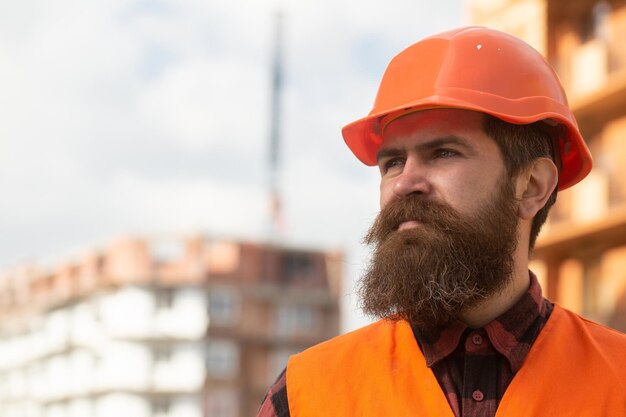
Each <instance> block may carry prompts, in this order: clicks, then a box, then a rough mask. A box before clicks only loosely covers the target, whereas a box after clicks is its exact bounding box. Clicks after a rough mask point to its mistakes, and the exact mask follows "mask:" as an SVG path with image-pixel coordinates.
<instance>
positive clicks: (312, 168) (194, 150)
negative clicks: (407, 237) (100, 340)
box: [0, 0, 467, 331]
mask: <svg viewBox="0 0 626 417" xmlns="http://www.w3.org/2000/svg"><path fill="white" fill-rule="evenodd" d="M278 9H280V10H282V12H283V14H284V28H283V31H284V35H285V38H284V49H283V54H284V72H285V78H284V90H283V96H282V106H283V113H282V124H281V126H280V129H281V150H280V166H279V182H278V184H279V189H280V192H281V195H282V202H283V216H284V228H283V231H282V233H281V235H280V242H282V243H285V244H289V245H296V246H302V247H311V248H319V249H326V248H329V249H339V250H343V251H344V252H345V254H346V258H345V288H344V293H345V295H346V297H345V298H344V300H343V311H344V313H345V314H344V318H343V330H344V331H346V330H350V329H353V328H355V327H357V326H358V325H360V324H362V323H364V322H366V321H367V319H366V318H364V317H362V316H361V315H360V314H359V313H358V308H357V306H356V304H355V297H354V282H355V281H356V280H357V279H358V277H359V274H360V272H361V271H362V270H363V268H364V265H365V262H366V259H367V248H364V247H363V246H362V245H361V243H360V242H361V239H362V236H363V235H364V234H365V231H366V230H367V228H368V227H369V225H370V223H371V222H372V220H373V219H374V217H375V216H376V214H377V211H378V172H377V170H376V169H375V168H370V167H365V166H364V165H361V164H360V163H359V162H358V161H357V160H356V158H355V157H354V156H353V155H352V154H351V153H350V151H349V150H348V148H347V147H346V146H345V144H344V143H343V139H342V138H341V127H342V126H343V125H345V124H347V123H349V122H352V121H354V120H356V119H359V118H361V117H363V116H365V115H366V114H367V113H368V112H369V111H370V109H371V105H372V103H373V100H374V97H375V94H376V90H377V87H378V82H379V81H380V78H381V76H382V73H383V71H384V69H385V67H386V64H387V63H388V61H389V60H390V59H391V58H392V57H393V56H394V55H395V54H397V53H398V52H400V51H401V50H402V49H404V48H405V47H407V46H409V45H410V44H412V43H414V42H415V41H417V40H419V39H421V38H423V37H425V36H428V35H431V34H434V33H437V32H441V31H444V30H447V29H450V28H453V27H456V26H459V25H462V24H467V17H466V11H465V4H464V2H463V0H439V1H425V0H386V1H385V2H381V1H374V0H360V1H357V0H340V1H338V0H316V1H313V0H297V1H296V0H292V1H291V2H287V1H283V2H281V1H278V0H213V1H201V0H188V1H174V0H110V1H105V2H82V1H75V0H58V1H55V2H49V1H44V0H21V1H19V2H17V1H3V2H0V191H1V194H0V196H1V197H0V273H1V271H3V270H7V269H11V268H13V267H15V266H18V265H21V264H23V263H25V262H36V263H40V264H41V263H45V262H54V260H56V259H59V260H69V259H71V257H73V256H78V254H80V253H81V251H84V250H85V249H94V248H98V247H104V246H106V245H107V243H109V242H111V241H113V240H115V239H117V238H119V237H122V236H129V235H131V236H148V237H157V238H158V237H161V236H168V237H172V236H181V237H184V236H188V235H197V234H199V233H201V234H204V235H206V236H208V237H212V236H214V237H218V238H223V237H226V238H235V239H244V240H255V241H262V240H264V239H266V238H267V231H268V227H267V219H268V203H267V201H268V200H267V182H268V170H267V160H268V156H267V155H268V141H269V114H270V109H269V107H270V106H269V103H270V79H271V52H272V47H273V20H274V19H273V17H274V13H275V11H276V10H278Z"/></svg>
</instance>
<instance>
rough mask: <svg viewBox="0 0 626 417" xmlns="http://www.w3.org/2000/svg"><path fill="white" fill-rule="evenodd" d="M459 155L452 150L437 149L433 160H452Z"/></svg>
mask: <svg viewBox="0 0 626 417" xmlns="http://www.w3.org/2000/svg"><path fill="white" fill-rule="evenodd" d="M458 155H459V153H458V152H457V151H455V150H454V149H448V148H441V149H437V150H435V152H434V156H435V158H452V157H454V156H458Z"/></svg>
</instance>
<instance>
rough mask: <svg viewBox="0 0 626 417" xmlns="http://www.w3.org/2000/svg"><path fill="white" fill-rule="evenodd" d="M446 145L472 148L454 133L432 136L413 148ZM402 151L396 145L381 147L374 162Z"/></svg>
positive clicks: (430, 147) (430, 148) (433, 147)
mask: <svg viewBox="0 0 626 417" xmlns="http://www.w3.org/2000/svg"><path fill="white" fill-rule="evenodd" d="M446 145H457V146H460V147H462V148H464V149H465V150H467V151H471V150H473V149H474V148H473V146H472V145H471V144H470V142H469V141H468V140H467V139H465V138H462V137H459V136H456V135H449V136H443V137H438V138H434V139H432V140H429V141H427V142H424V143H420V144H419V145H417V146H415V147H414V148H415V149H416V150H418V151H424V150H432V149H436V148H439V147H441V146H446ZM404 153H405V151H404V150H403V149H401V148H397V147H389V148H383V149H380V150H379V151H378V152H377V153H376V162H380V160H381V159H383V158H389V157H394V156H399V155H403V154H404Z"/></svg>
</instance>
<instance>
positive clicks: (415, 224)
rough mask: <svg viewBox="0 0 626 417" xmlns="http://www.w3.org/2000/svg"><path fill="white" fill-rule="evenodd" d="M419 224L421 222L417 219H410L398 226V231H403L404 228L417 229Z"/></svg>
mask: <svg viewBox="0 0 626 417" xmlns="http://www.w3.org/2000/svg"><path fill="white" fill-rule="evenodd" d="M418 226H419V223H418V222H417V221H416V220H408V221H406V222H402V223H400V225H399V226H398V231H399V232H401V231H403V230H409V229H415V228H417V227H418Z"/></svg>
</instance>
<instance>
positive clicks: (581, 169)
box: [342, 88, 592, 190]
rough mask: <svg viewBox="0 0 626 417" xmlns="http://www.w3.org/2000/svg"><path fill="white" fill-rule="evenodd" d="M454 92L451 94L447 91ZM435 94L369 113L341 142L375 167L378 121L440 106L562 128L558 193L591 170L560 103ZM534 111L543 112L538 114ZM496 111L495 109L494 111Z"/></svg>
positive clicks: (470, 93) (574, 126)
mask: <svg viewBox="0 0 626 417" xmlns="http://www.w3.org/2000/svg"><path fill="white" fill-rule="evenodd" d="M448 90H454V91H448ZM437 93H438V94H436V95H433V96H431V97H426V98H422V99H420V100H416V101H414V102H412V103H407V104H405V105H403V106H401V107H397V108H392V109H386V110H384V111H377V109H376V108H374V109H373V110H372V112H371V113H370V114H369V115H368V116H366V117H364V118H362V119H359V120H357V121H355V122H353V123H350V124H348V125H346V126H345V127H344V128H343V129H342V135H343V138H344V141H345V142H346V144H347V145H348V147H349V148H350V150H351V151H352V152H353V153H354V155H355V156H356V157H357V158H358V159H359V160H360V161H361V162H363V163H364V164H365V165H369V166H374V165H376V154H377V152H378V150H379V149H380V146H381V144H382V142H383V137H382V135H381V132H380V120H381V118H383V117H384V116H387V115H390V114H394V113H396V112H407V111H409V109H410V111H419V110H428V109H435V108H441V107H447V108H458V109H465V110H472V111H478V112H482V113H487V114H490V115H492V116H494V117H497V118H499V119H502V120H504V121H506V122H509V123H513V124H530V123H534V122H537V121H540V120H552V121H553V122H555V123H557V124H559V125H562V126H563V127H564V128H565V130H566V132H565V134H564V135H563V137H561V138H560V139H561V159H562V165H563V167H564V168H563V170H562V171H561V172H560V175H559V190H564V189H566V188H569V187H571V186H572V185H574V184H576V183H577V182H579V181H580V180H582V179H583V178H584V177H585V176H586V175H587V174H588V173H589V172H590V171H591V167H592V158H591V154H590V153H589V149H588V148H587V146H586V145H585V143H584V139H583V137H582V136H581V134H580V132H579V130H578V126H577V124H576V120H575V119H573V117H572V119H569V118H566V117H564V116H563V115H564V114H571V113H570V111H569V109H568V108H567V107H565V106H563V105H562V104H561V103H559V102H556V101H554V100H551V99H550V98H547V97H524V98H523V99H520V100H515V101H512V100H510V99H503V98H502V97H498V96H495V95H492V94H487V93H484V92H476V91H471V90H463V89H457V88H447V89H442V91H438V92H437ZM537 108H541V109H543V111H540V112H537ZM496 109H497V110H496Z"/></svg>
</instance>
